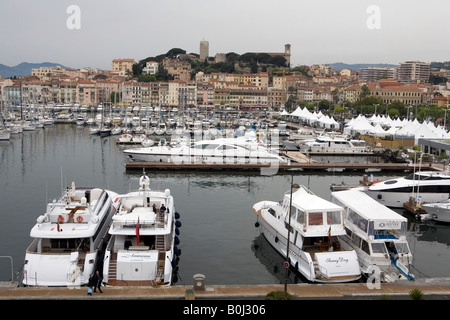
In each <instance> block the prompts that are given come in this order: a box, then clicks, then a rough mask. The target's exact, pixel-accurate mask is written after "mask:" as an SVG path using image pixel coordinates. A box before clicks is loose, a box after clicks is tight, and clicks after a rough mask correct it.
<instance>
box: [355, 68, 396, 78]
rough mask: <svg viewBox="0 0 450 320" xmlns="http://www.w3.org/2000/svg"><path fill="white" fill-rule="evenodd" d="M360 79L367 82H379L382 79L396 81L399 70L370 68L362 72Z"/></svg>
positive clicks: (363, 69)
mask: <svg viewBox="0 0 450 320" xmlns="http://www.w3.org/2000/svg"><path fill="white" fill-rule="evenodd" d="M360 78H361V79H364V80H367V81H377V80H379V79H381V78H386V79H396V78H397V68H389V67H368V68H362V69H361V70H360Z"/></svg>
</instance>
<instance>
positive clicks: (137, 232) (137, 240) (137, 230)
mask: <svg viewBox="0 0 450 320" xmlns="http://www.w3.org/2000/svg"><path fill="white" fill-rule="evenodd" d="M136 245H139V217H138V221H137V224H136Z"/></svg>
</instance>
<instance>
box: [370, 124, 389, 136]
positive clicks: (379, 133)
mask: <svg viewBox="0 0 450 320" xmlns="http://www.w3.org/2000/svg"><path fill="white" fill-rule="evenodd" d="M370 133H371V134H373V135H375V136H379V137H384V136H386V134H387V133H386V130H384V129H383V127H382V126H381V124H379V123H377V125H376V126H375V127H374V128H373V130H372V131H371V132H370Z"/></svg>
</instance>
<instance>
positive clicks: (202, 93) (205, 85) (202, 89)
mask: <svg viewBox="0 0 450 320" xmlns="http://www.w3.org/2000/svg"><path fill="white" fill-rule="evenodd" d="M214 89H215V87H214V85H213V84H211V83H210V82H197V105H198V106H212V105H214Z"/></svg>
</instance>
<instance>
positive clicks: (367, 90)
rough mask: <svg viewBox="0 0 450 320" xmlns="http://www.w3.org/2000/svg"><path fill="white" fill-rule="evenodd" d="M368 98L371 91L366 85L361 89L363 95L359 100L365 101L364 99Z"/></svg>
mask: <svg viewBox="0 0 450 320" xmlns="http://www.w3.org/2000/svg"><path fill="white" fill-rule="evenodd" d="M368 96H370V89H369V87H368V86H367V85H366V84H364V85H363V86H362V87H361V94H360V95H359V98H360V99H364V98H366V97H368Z"/></svg>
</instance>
